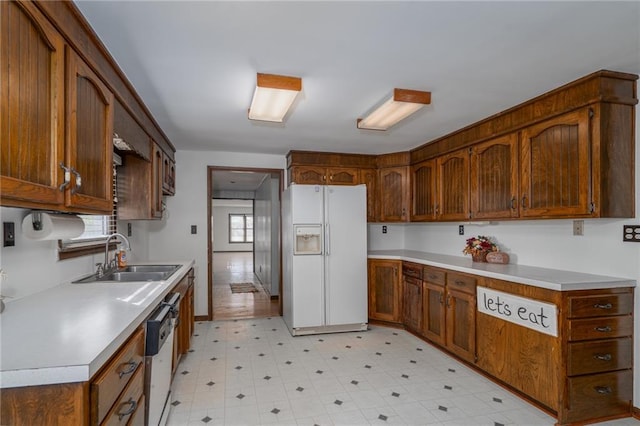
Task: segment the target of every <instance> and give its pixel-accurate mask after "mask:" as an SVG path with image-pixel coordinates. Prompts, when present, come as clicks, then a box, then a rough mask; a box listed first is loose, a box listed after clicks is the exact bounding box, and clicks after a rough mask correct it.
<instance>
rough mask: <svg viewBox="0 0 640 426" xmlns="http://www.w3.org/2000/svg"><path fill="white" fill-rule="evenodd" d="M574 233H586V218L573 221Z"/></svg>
mask: <svg viewBox="0 0 640 426" xmlns="http://www.w3.org/2000/svg"><path fill="white" fill-rule="evenodd" d="M573 235H584V220H574V221H573Z"/></svg>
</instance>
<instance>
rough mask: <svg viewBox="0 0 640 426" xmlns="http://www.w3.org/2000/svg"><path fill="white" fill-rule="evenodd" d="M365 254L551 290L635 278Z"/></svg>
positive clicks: (418, 254) (627, 282)
mask: <svg viewBox="0 0 640 426" xmlns="http://www.w3.org/2000/svg"><path fill="white" fill-rule="evenodd" d="M368 257H369V259H390V260H405V261H408V262H415V263H420V264H423V265H429V266H435V267H440V268H445V269H450V270H454V271H458V272H466V273H469V274H475V275H480V276H483V277H488V278H495V279H499V280H505V281H512V282H515V283H520V284H526V285H530V286H534V287H541V288H546V289H549V290H555V291H570V290H595V289H607V288H616V287H635V286H636V281H635V280H633V279H630V278H619V277H608V276H603V275H593V274H585V273H583V272H573V271H564V270H560V269H547V268H540V267H536V266H527V265H516V264H506V265H501V264H495V263H480V262H472V261H471V258H470V257H462V256H451V255H446V254H438V253H428V252H423V251H416V250H375V251H369V254H368Z"/></svg>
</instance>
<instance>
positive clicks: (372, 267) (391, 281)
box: [368, 259, 402, 323]
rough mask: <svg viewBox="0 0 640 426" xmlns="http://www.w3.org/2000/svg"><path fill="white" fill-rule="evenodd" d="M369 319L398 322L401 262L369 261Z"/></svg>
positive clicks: (399, 314) (399, 313)
mask: <svg viewBox="0 0 640 426" xmlns="http://www.w3.org/2000/svg"><path fill="white" fill-rule="evenodd" d="M368 268H369V318H371V319H376V320H381V321H388V322H395V323H397V322H400V316H401V303H400V286H401V279H402V262H401V261H399V260H377V259H372V260H369V265H368Z"/></svg>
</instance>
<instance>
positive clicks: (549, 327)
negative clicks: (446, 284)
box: [477, 287, 558, 336]
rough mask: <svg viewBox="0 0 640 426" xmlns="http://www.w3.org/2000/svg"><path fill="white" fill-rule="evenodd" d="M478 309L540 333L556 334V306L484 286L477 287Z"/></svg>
mask: <svg viewBox="0 0 640 426" xmlns="http://www.w3.org/2000/svg"><path fill="white" fill-rule="evenodd" d="M477 291H478V293H477V294H478V311H479V312H482V313H483V314H487V315H491V316H493V317H496V318H500V319H503V320H505V321H509V322H512V323H514V324H518V325H521V326H523V327H527V328H530V329H532V330H536V331H539V332H540V333H544V334H549V335H551V336H558V308H557V306H556V305H552V304H550V303H545V302H540V301H539V300H533V299H526V298H524V297H519V296H514V295H513V294H509V293H503V292H501V291H497V290H492V289H490V288H486V287H478V290H477Z"/></svg>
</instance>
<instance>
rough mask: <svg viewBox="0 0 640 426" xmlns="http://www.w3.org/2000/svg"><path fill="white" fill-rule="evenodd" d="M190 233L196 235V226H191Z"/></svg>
mask: <svg viewBox="0 0 640 426" xmlns="http://www.w3.org/2000/svg"><path fill="white" fill-rule="evenodd" d="M191 233H192V234H197V233H198V225H191Z"/></svg>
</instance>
